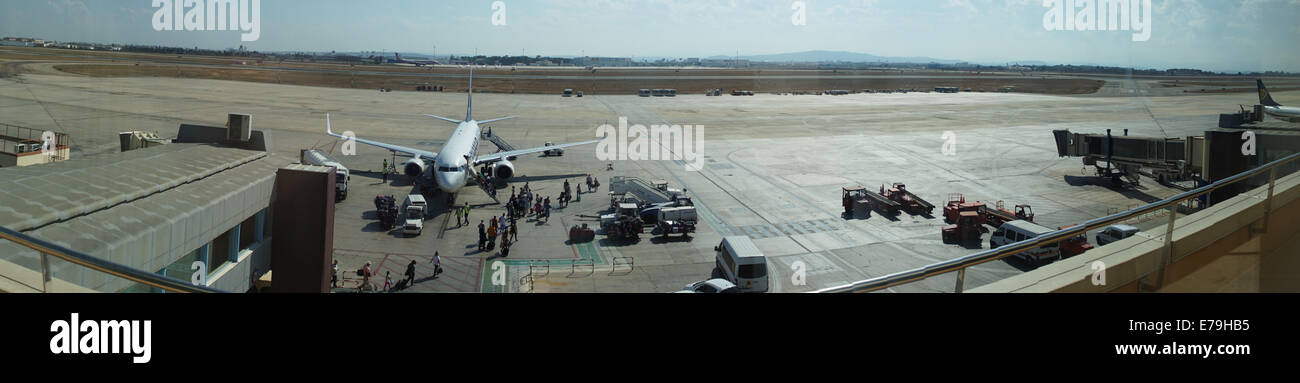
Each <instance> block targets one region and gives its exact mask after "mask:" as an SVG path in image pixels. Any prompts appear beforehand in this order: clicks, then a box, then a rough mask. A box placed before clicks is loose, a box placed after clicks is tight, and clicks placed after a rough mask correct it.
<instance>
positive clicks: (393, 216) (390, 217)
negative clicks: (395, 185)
mask: <svg viewBox="0 0 1300 383" xmlns="http://www.w3.org/2000/svg"><path fill="white" fill-rule="evenodd" d="M375 216H376V217H378V218H379V224H380V225H382V226H383V227H384V229H386V230H387V229H392V228H393V225H395V224H397V216H398V211H397V198H396V197H394V196H391V195H378V196H375Z"/></svg>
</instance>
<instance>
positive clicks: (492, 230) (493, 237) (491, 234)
mask: <svg viewBox="0 0 1300 383" xmlns="http://www.w3.org/2000/svg"><path fill="white" fill-rule="evenodd" d="M496 241H497V226H496V225H492V226H488V243H494V242H496Z"/></svg>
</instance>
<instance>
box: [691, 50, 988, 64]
mask: <svg viewBox="0 0 1300 383" xmlns="http://www.w3.org/2000/svg"><path fill="white" fill-rule="evenodd" d="M733 57H734V56H721V55H720V56H713V57H709V58H710V59H715V60H727V59H731V58H733ZM740 59H742V60H749V61H759V62H857V63H923V64H924V63H939V64H956V63H960V62H962V61H959V60H946V59H937V58H933V57H885V56H876V55H873V54H867V53H857V52H845V51H807V52H796V53H779V54H770V55H754V56H740Z"/></svg>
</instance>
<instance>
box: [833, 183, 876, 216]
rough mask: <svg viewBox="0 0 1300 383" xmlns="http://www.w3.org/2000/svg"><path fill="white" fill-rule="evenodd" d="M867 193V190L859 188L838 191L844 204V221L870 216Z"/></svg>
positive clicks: (869, 201)
mask: <svg viewBox="0 0 1300 383" xmlns="http://www.w3.org/2000/svg"><path fill="white" fill-rule="evenodd" d="M867 193H868V191H867V189H866V188H864V187H861V186H854V187H846V188H843V189H841V190H840V198H841V199H842V200H843V203H844V218H845V219H852V218H854V217H858V216H862V217H870V216H871V199H870V198H868V197H867Z"/></svg>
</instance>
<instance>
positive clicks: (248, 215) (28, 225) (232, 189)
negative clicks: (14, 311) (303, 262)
mask: <svg viewBox="0 0 1300 383" xmlns="http://www.w3.org/2000/svg"><path fill="white" fill-rule="evenodd" d="M241 118H242V119H243V120H241ZM231 121H232V124H231V126H236V128H235V129H229V128H226V127H209V126H197V125H182V126H181V128H180V131H179V134H178V136H177V138H176V139H175V140H173V142H172V143H167V144H163V145H151V146H148V147H143V148H140V149H136V150H130V151H123V152H121V153H113V154H107V155H100V156H96V157H95V158H85V159H74V160H68V161H62V162H58V163H53V164H47V165H42V166H37V167H27V168H4V169H0V223H3V227H4V228H6V229H9V230H13V231H17V232H20V233H22V234H24V235H27V236H30V237H33V238H37V239H40V240H43V241H48V242H51V243H54V244H57V245H60V246H63V247H65V248H67V249H70V250H73V251H76V252H79V253H82V254H85V255H89V256H92V257H95V258H98V259H102V260H107V261H110V262H113V263H116V264H119V265H122V266H125V267H129V268H133V269H137V270H145V271H148V272H153V273H157V274H158V275H162V276H167V277H171V278H175V279H179V280H182V281H190V282H192V283H194V284H196V285H202V286H206V287H209V288H212V289H216V290H220V291H226V292H246V291H249V290H250V289H252V288H253V285H254V281H255V280H256V279H258V278H261V277H263V276H265V274H266V273H268V272H269V271H270V270H271V269H272V267H273V266H274V265H275V264H279V263H282V262H281V261H287V262H289V263H288V264H292V263H293V262H296V261H295V260H297V259H300V258H298V257H297V256H296V255H295V253H296V251H295V250H293V249H290V250H285V251H284V254H283V257H282V258H283V259H282V260H276V259H273V258H272V254H273V251H272V250H273V247H272V238H273V234H274V233H276V232H277V231H276V230H275V228H276V225H277V223H276V221H277V220H276V218H277V215H276V214H274V211H273V209H274V207H275V206H276V204H275V202H274V201H275V199H276V198H275V197H276V194H277V191H293V192H295V193H310V192H311V191H312V190H315V189H319V190H316V191H318V192H319V193H318V194H319V197H320V198H328V200H329V201H328V204H321V205H319V206H320V208H321V210H323V211H322V212H318V214H317V215H319V214H325V213H328V214H329V216H331V217H332V215H333V195H334V193H333V192H334V190H333V189H334V186H333V179H332V178H333V176H334V172H333V171H332V169H329V168H323V167H312V166H303V165H292V163H293V162H296V159H293V158H282V157H278V156H274V155H271V154H269V153H267V147H268V146H269V144H270V139H269V136H267V135H265V134H263V132H259V131H252V130H251V117H249V116H240V115H232V119H231ZM124 148H127V146H126V145H124ZM286 172H290V173H295V174H305V175H307V177H308V178H311V177H315V178H317V179H319V182H316V183H312V182H301V181H297V182H296V184H293V185H285V184H283V182H281V184H280V185H277V180H281V181H283V179H286V178H293V177H285V176H283V175H284V174H285V173H286ZM298 179H302V177H298ZM295 196H296V197H295V198H299V197H297V194H295ZM312 197H315V196H314V195H313V196H312ZM299 199H304V200H308V201H310V200H312V199H313V198H299ZM300 216H301V217H307V218H311V219H318V218H319V216H316V217H310V215H300V214H293V213H292V212H290V213H288V214H282V215H281V216H280V217H279V218H280V219H279V221H280V222H279V224H280V225H282V226H283V225H299V226H300V227H301V228H297V229H295V230H284V234H285V235H282V236H281V237H285V238H287V239H289V240H292V239H293V238H294V237H295V236H302V235H304V234H303V232H306V234H305V235H308V236H312V237H319V236H332V229H329V228H326V227H321V225H319V224H316V225H312V224H310V223H308V224H303V223H302V222H298V217H300ZM302 228H306V229H302ZM314 257H315V259H313V260H311V262H310V263H313V264H316V266H315V267H319V268H320V269H319V271H320V272H319V273H316V272H309V273H307V274H309V277H308V278H305V280H313V279H318V278H313V277H310V276H311V275H318V276H319V278H324V280H323V282H321V281H319V280H317V281H313V282H315V283H321V284H320V286H321V287H322V288H323V286H325V285H324V284H326V283H328V274H327V271H325V267H326V265H328V263H329V257H330V252H328V251H319V250H317V251H316V252H315V253H314ZM285 268H286V269H290V268H291V267H285ZM42 270H45V272H46V274H48V275H47V276H46V277H45V278H44V281H42ZM294 271H295V270H288V272H285V273H281V274H283V276H284V277H285V278H286V282H285V284H284V285H282V286H280V285H274V284H273V285H272V289H273V290H283V291H315V292H319V291H321V290H322V288H313V287H312V286H314V285H313V284H312V282H309V283H308V284H307V286H308V287H306V288H303V287H301V286H297V287H295V286H292V285H293V284H294V283H298V282H301V281H303V280H304V278H298V277H296V276H295V275H294ZM295 281H298V282H295ZM0 291H5V292H40V291H50V292H161V290H158V289H156V288H152V287H149V286H146V285H142V284H139V283H135V282H132V281H130V280H127V279H125V278H121V277H116V276H112V275H109V274H107V273H104V272H100V271H97V270H93V269H91V268H87V267H83V266H81V265H78V264H74V263H72V262H68V261H65V260H63V259H60V258H56V257H42V256H41V255H40V254H39V253H38V252H36V251H35V250H31V249H29V248H27V247H24V246H21V245H18V244H15V243H13V242H9V241H0Z"/></svg>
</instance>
